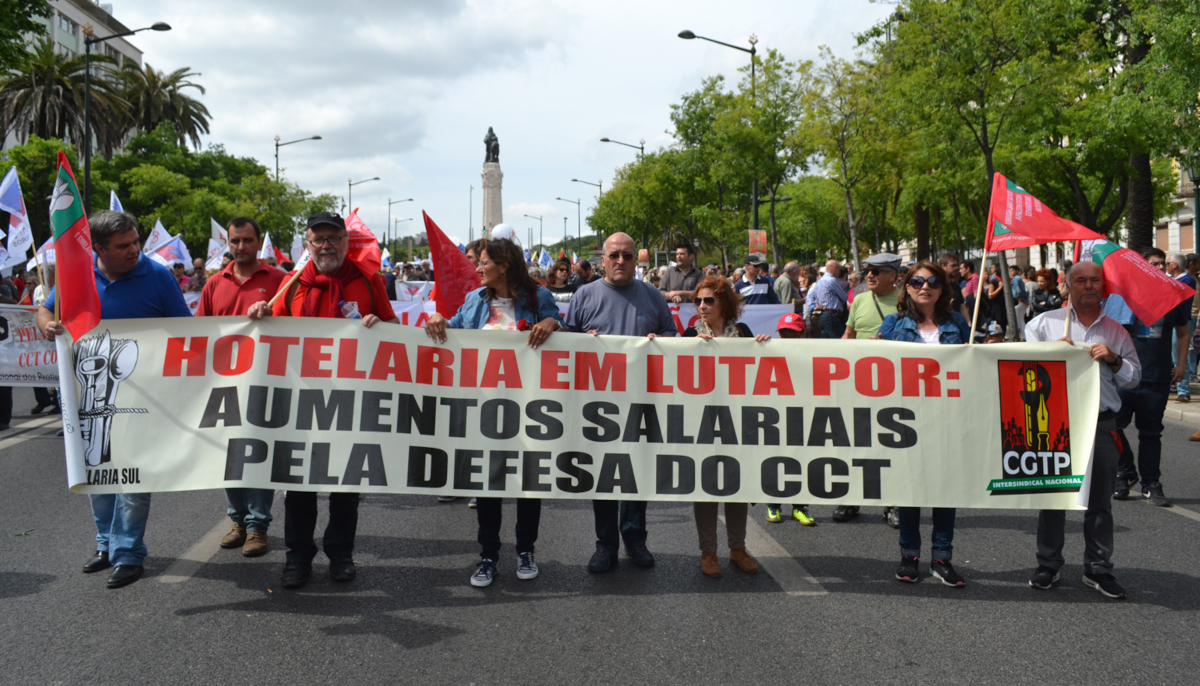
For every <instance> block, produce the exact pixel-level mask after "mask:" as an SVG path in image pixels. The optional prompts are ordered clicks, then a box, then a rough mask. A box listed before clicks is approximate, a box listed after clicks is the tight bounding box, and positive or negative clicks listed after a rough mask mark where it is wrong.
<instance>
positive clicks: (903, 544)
mask: <svg viewBox="0 0 1200 686" xmlns="http://www.w3.org/2000/svg"><path fill="white" fill-rule="evenodd" d="M931 509H932V510H933V512H932V514H933V531H931V532H930V534H929V538H930V540H931V541H932V549H933V559H934V560H944V561H949V560H950V559H951V557H952V555H953V553H954V518H955V516H956V515H957V514H958V510H956V509H954V508H953V507H935V508H931ZM896 515H897V517H899V519H900V552H902V553H903V554H905V555H908V556H910V557H920V556H921V508H919V507H898V508H896Z"/></svg>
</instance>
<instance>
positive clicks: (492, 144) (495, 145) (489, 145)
mask: <svg viewBox="0 0 1200 686" xmlns="http://www.w3.org/2000/svg"><path fill="white" fill-rule="evenodd" d="M483 145H484V147H485V148H486V149H487V153H486V154H485V156H484V158H483V163H484V164H487V163H488V162H495V163H497V164H499V163H500V139H499V138H497V137H496V132H494V131H492V127H490V126H489V127H488V132H487V135H486V136H484V137H483Z"/></svg>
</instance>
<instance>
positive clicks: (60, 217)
mask: <svg viewBox="0 0 1200 686" xmlns="http://www.w3.org/2000/svg"><path fill="white" fill-rule="evenodd" d="M50 228H51V229H52V230H53V231H54V247H55V261H56V262H57V269H56V270H55V273H56V274H57V283H56V284H55V285H56V288H55V294H54V298H55V302H56V303H58V307H59V311H60V312H61V315H62V323H63V326H65V327H66V329H67V331H70V332H71V337H72V338H74V339H75V340H77V341H78V340H79V339H80V338H82V337H83V335H84V334H86V333H87V332H88V331H91V330H92V328H94V327H95V326H96V325H97V324H99V323H100V295H99V294H98V293H97V292H96V272H95V269H96V262H95V260H96V256H95V254H94V253H93V252H92V235H91V233H90V232H89V231H88V222H87V213H86V212H85V211H84V208H83V198H82V196H81V195H80V193H79V185H78V184H76V183H75V174H73V173H72V172H71V163H70V162H68V161H67V156H66V154H65V153H63V151H61V150H59V151H58V176H57V178H56V179H55V181H54V192H53V193H52V194H51V195H50Z"/></svg>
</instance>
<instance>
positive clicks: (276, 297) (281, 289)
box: [267, 269, 301, 307]
mask: <svg viewBox="0 0 1200 686" xmlns="http://www.w3.org/2000/svg"><path fill="white" fill-rule="evenodd" d="M300 271H301V270H299V269H297V270H296V271H294V272H292V278H290V279H288V280H287V282H286V283H284V284H283V285H282V286H280V287H279V292H277V293H276V294H275V295H274V296H273V297H272V298H271V299H270V300H268V301H267V306H268V307H274V306H275V301H276V300H279V296H281V295H283V294H284V293H287V292H288V289H290V288H291V287H292V282H293V281H295V280H296V279H298V278H300Z"/></svg>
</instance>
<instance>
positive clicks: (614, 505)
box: [592, 500, 646, 553]
mask: <svg viewBox="0 0 1200 686" xmlns="http://www.w3.org/2000/svg"><path fill="white" fill-rule="evenodd" d="M592 510H593V511H594V512H595V514H596V548H597V549H604V550H608V551H609V552H612V553H616V552H617V548H619V547H620V545H621V539H624V540H625V547H627V548H628V547H630V546H634V545H646V501H644V500H632V501H625V500H619V501H618V500H593V501H592Z"/></svg>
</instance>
